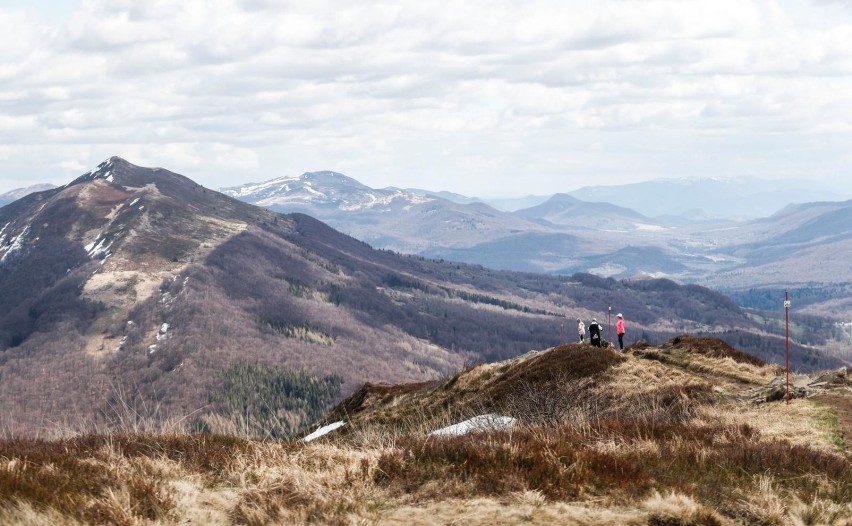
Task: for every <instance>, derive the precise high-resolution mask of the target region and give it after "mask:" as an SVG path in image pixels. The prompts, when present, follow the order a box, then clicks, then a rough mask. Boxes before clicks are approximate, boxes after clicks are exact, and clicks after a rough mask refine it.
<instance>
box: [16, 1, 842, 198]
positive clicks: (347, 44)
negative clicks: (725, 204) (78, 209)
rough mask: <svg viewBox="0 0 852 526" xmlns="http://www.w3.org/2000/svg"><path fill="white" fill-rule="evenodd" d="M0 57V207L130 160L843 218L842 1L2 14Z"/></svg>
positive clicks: (206, 172)
mask: <svg viewBox="0 0 852 526" xmlns="http://www.w3.org/2000/svg"><path fill="white" fill-rule="evenodd" d="M0 50H2V51H0V192H3V191H8V190H11V189H13V188H19V187H23V186H28V185H31V184H36V183H45V182H50V183H53V184H64V183H67V182H69V181H71V180H72V179H74V178H75V177H77V176H78V175H80V174H82V173H85V172H86V171H88V170H90V169H92V168H94V167H95V166H96V165H97V164H98V163H100V162H101V161H103V160H104V159H106V158H108V157H110V156H113V155H118V156H120V157H124V158H125V159H127V160H128V161H130V162H132V163H134V164H137V165H141V166H150V167H163V168H167V169H170V170H172V171H175V172H178V173H181V174H183V175H186V176H188V177H190V178H192V179H194V180H196V181H197V182H199V183H201V184H203V185H205V186H207V187H210V188H221V187H226V186H234V185H239V184H242V183H247V182H260V181H265V180H268V179H272V178H275V177H278V176H282V175H288V176H292V175H298V174H301V173H303V172H306V171H316V170H334V171H338V172H341V173H344V174H346V175H348V176H350V177H354V178H355V179H358V180H359V181H361V182H363V183H364V184H367V185H369V186H372V187H375V188H384V187H387V186H397V187H415V188H425V189H430V190H447V191H453V192H458V193H461V194H465V195H471V196H479V197H513V196H522V195H528V194H538V195H545V194H552V193H555V192H563V191H571V190H574V189H577V188H580V187H582V186H588V185H614V184H626V183H631V182H639V181H644V180H650V179H657V178H681V177H734V178H735V177H742V176H758V177H762V178H766V179H768V180H769V181H771V180H777V179H781V178H795V179H804V180H808V181H813V182H814V184H820V185H826V186H827V191H828V192H829V193H830V195H834V196H837V195H849V196H852V178H850V177H849V174H850V172H852V148H850V144H852V0H765V1H755V0H659V1H658V0H588V1H587V0H572V1H570V2H565V1H564V0H555V1H550V0H529V1H524V2H520V1H516V0H514V1H510V0H467V1H457V0H446V1H443V2H423V1H422V0H420V1H397V2H361V1H358V0H347V1H342V0H341V1H329V0H312V1H311V2H304V1H293V2H290V1H283V0H282V1H279V0H149V1H145V2H140V1H136V0H81V1H59V0H54V1H49V0H41V1H34V0H4V1H3V3H2V5H0ZM767 184H771V182H768V183H767ZM844 193H845V194H844Z"/></svg>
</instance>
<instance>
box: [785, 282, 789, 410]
mask: <svg viewBox="0 0 852 526" xmlns="http://www.w3.org/2000/svg"><path fill="white" fill-rule="evenodd" d="M784 337H785V340H786V341H785V344H786V349H787V352H786V355H787V394H786V396H785V398H786V399H787V404H788V405H789V404H790V294H789V291H788V290H786V289H785V290H784Z"/></svg>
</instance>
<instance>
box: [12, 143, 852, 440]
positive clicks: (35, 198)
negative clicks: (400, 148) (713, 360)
mask: <svg viewBox="0 0 852 526" xmlns="http://www.w3.org/2000/svg"><path fill="white" fill-rule="evenodd" d="M322 178H326V179H327V180H334V181H337V180H341V181H344V182H345V183H346V185H348V187H349V188H350V189H354V190H357V191H358V192H361V193H362V197H363V199H362V200H360V201H356V200H354V199H352V198H350V197H349V196H348V194H341V193H338V194H334V193H331V192H328V191H326V190H325V189H324V188H323V187H321V186H320V185H319V182H320V181H321V180H322ZM307 183H310V184H307ZM276 185H277V188H278V189H279V190H280V189H282V187H289V190H287V191H291V192H293V194H292V196H293V197H292V198H293V199H299V197H298V196H303V197H304V196H308V195H311V196H318V195H319V194H323V195H324V197H323V199H325V200H326V204H325V205H323V206H325V207H326V209H328V210H331V209H335V207H337V208H339V207H340V206H341V203H344V204H345V205H346V206H353V207H355V206H361V207H364V208H365V209H366V210H372V211H373V212H375V214H376V217H378V216H381V212H380V211H381V210H390V212H387V213H388V214H389V215H391V216H392V215H393V214H398V213H404V212H405V210H406V207H411V208H409V210H410V211H411V212H412V213H415V212H416V213H417V214H420V215H423V216H429V215H438V216H441V214H448V213H449V212H446V210H454V209H453V208H452V207H450V208H446V209H443V208H441V207H443V206H444V205H443V202H436V200H430V201H425V202H423V201H422V198H416V199H409V197H408V195H407V194H406V193H405V192H402V191H395V190H392V191H388V192H389V193H387V194H383V193H374V194H370V192H369V191H367V190H364V189H363V188H361V187H359V186H357V185H353V184H352V183H351V182H348V181H346V180H344V179H342V177H341V176H339V175H337V174H332V173H325V174H321V175H316V176H315V177H312V178H306V179H305V181H303V183H302V184H301V185H299V184H296V183H295V182H292V181H290V182H288V181H286V180H280V181H278V182H277V183H276ZM273 186H274V185H273ZM268 188H269V187H267V189H268ZM314 192H316V194H315V193H314ZM396 192H399V193H396ZM344 195H345V197H344ZM269 197H270V198H272V196H271V195H270V196H269ZM417 199H420V202H417ZM303 201H308V202H313V199H310V200H304V199H303ZM438 205H441V207H439V206H438ZM270 206H272V205H270ZM312 206H316V207H318V208H322V206H321V205H312ZM459 206H461V205H459ZM467 207H468V208H464V207H462V208H463V210H462V212H464V213H466V214H468V216H467V217H469V218H470V219H471V220H472V221H473V220H474V219H476V220H479V221H485V219H486V218H488V217H496V218H500V217H502V216H501V215H500V214H501V213H498V212H496V211H493V209H490V208H488V207H486V206H485V205H467ZM430 210H431V212H430ZM445 217H446V216H445ZM453 217H457V216H453ZM443 221H445V220H438V221H436V222H435V223H434V225H435V228H437V227H438V226H439V224H440V223H442V222H443ZM515 221H517V222H519V224H520V223H524V224H527V223H528V224H532V225H536V226H537V227H538V228H543V229H544V230H542V231H541V232H542V233H543V234H547V233H548V232H550V230H548V229H549V228H550V227H546V226H541V225H539V223H536V222H533V221H530V220H527V219H524V218H517V219H515ZM411 224H412V225H413V222H412V223H411ZM444 228H445V229H446V231H447V232H451V231H453V228H454V225H452V224H449V225H445V226H444ZM471 229H472V231H474V232H475V231H477V230H478V229H476V228H473V227H471ZM463 237H464V236H463V235H461V234H460V235H459V236H458V239H462V238H463ZM610 306H611V308H612V309H614V310H613V311H609V310H608V308H610ZM615 310H617V311H624V312H625V313H627V319H628V320H629V327H630V329H629V336H628V338H627V340H628V342H634V341H638V340H644V341H651V342H660V341H664V340H666V339H668V338H671V337H672V336H674V335H676V334H680V333H682V332H693V333H702V332H704V333H715V334H719V335H721V336H722V337H723V338H725V339H726V340H728V341H731V342H732V343H734V344H736V345H738V346H739V347H740V348H741V349H743V350H746V351H749V352H752V353H754V354H755V355H757V356H760V357H762V358H765V359H767V360H769V361H775V362H778V361H779V360H780V359H781V355H780V354H779V352H781V349H783V345H781V344H780V342H781V335H782V334H783V331H782V327H781V326H780V325H779V320H778V319H777V318H773V317H772V316H771V315H762V316H761V317H760V319H757V318H756V317H755V316H754V315H753V314H752V313H749V312H746V311H743V310H741V309H740V308H739V307H737V305H736V304H734V303H733V302H732V301H731V300H730V299H728V298H726V297H725V296H723V295H721V294H718V293H716V292H713V291H711V290H709V289H706V288H704V287H700V286H697V285H678V284H677V283H675V282H673V281H671V280H668V279H636V280H621V281H616V280H614V279H611V278H609V279H608V278H602V277H599V276H594V275H591V274H582V273H580V274H575V275H572V276H558V275H543V274H530V273H519V272H508V271H500V270H493V269H489V268H485V267H482V266H475V265H467V264H463V263H456V262H446V261H440V260H431V259H424V258H422V257H419V256H413V255H402V254H397V253H395V252H392V251H388V250H377V249H373V248H371V247H370V246H369V245H368V244H366V243H364V242H363V241H360V240H357V239H355V238H353V237H350V236H348V235H345V234H343V233H340V232H338V231H336V230H334V229H332V228H331V227H329V226H328V225H326V224H324V223H323V222H321V221H319V220H318V219H316V218H313V217H309V216H307V215H305V214H302V213H290V214H279V213H276V212H273V211H270V210H267V209H265V208H262V207H258V206H254V205H251V204H247V203H244V202H242V201H239V200H237V199H234V198H232V197H229V196H226V195H224V194H222V193H218V192H215V191H212V190H209V189H207V188H204V187H202V186H200V185H198V184H197V183H195V182H193V181H192V180H190V179H188V178H186V177H184V176H181V175H179V174H176V173H173V172H171V171H169V170H166V169H162V168H144V167H139V166H135V165H133V164H131V163H129V162H127V161H125V160H123V159H121V158H117V157H113V158H110V159H108V160H106V161H104V162H103V163H101V164H100V165H99V166H98V167H96V168H95V169H93V170H91V171H90V172H87V173H86V174H83V175H82V176H80V177H79V178H77V179H75V180H74V181H72V182H70V183H69V184H67V185H64V186H62V187H59V188H53V189H50V190H46V191H41V192H36V193H32V194H29V195H27V196H25V197H23V198H21V199H19V200H17V201H15V202H13V203H11V204H9V205H7V206H4V207H2V208H0V379H1V380H2V381H0V415H2V419H3V422H2V427H3V428H4V431H8V432H28V433H34V432H39V430H40V429H42V427H43V426H44V425H46V424H47V423H49V424H51V425H58V424H61V423H63V422H67V421H74V422H77V423H79V422H88V423H90V424H91V425H104V423H105V422H108V421H109V419H110V418H112V419H115V418H122V419H126V418H137V417H139V415H148V416H152V413H154V414H153V416H155V417H156V418H158V419H166V418H172V417H184V418H187V417H189V416H188V415H192V418H193V419H194V420H197V425H198V428H199V429H210V430H216V429H218V428H217V427H216V425H217V422H221V419H222V418H224V416H225V415H231V416H233V415H237V416H238V415H240V414H241V413H240V412H241V411H242V410H243V409H244V408H245V407H248V406H249V405H251V406H252V407H259V408H261V410H260V412H261V413H263V414H264V415H265V418H268V419H275V421H276V422H278V423H279V425H280V426H281V428H282V429H284V430H290V431H292V430H293V429H296V428H298V427H299V426H301V425H303V424H304V422H305V421H308V420H310V415H311V414H313V413H312V410H311V409H310V407H315V406H316V404H320V405H321V401H322V400H326V399H329V397H331V398H332V399H333V398H335V397H336V396H339V395H336V394H335V389H339V390H340V391H339V393H340V394H347V393H350V392H352V391H353V390H354V389H355V388H357V387H358V386H359V385H361V384H362V383H364V382H367V381H372V382H376V381H416V380H424V379H430V378H438V377H441V376H444V375H446V374H448V373H450V372H453V371H456V370H459V368H461V367H462V366H463V365H464V364H465V363H471V362H478V361H494V360H500V359H506V358H510V357H513V356H518V355H520V354H523V353H526V352H528V351H529V350H531V349H545V348H548V347H552V346H554V345H556V344H558V343H559V342H560V341H562V340H567V339H573V338H574V336H573V334H574V332H573V330H572V329H573V328H574V327H575V325H574V323H575V322H572V320H573V319H575V318H582V319H584V320H586V321H587V322H588V321H589V320H590V319H591V318H593V317H598V318H600V319H601V320H606V319H607V317H608V315H611V312H615ZM822 321H823V320H821V319H808V318H802V320H801V321H800V323H801V324H802V325H801V326H802V327H810V326H811V325H813V324H818V323H822ZM610 331H611V329H610ZM605 336H607V338H608V339H609V334H608V333H605ZM830 336H831V334H829V333H826V332H819V331H813V332H812V331H803V332H802V333H799V334H796V342H794V349H796V357H795V359H794V360H795V361H794V365H795V366H796V367H801V368H816V367H833V366H838V365H840V364H842V363H844V362H843V361H842V360H839V359H838V358H835V357H832V356H830V355H827V354H825V353H824V352H822V351H820V350H819V347H820V346H821V345H824V344H825V342H826V339H827V338H829V337H830ZM257 382H261V383H263V382H266V384H264V385H267V384H268V385H272V384H274V385H277V386H278V387H277V388H276V389H274V390H272V391H262V392H268V393H272V394H270V395H269V396H276V397H278V396H283V395H281V393H295V394H293V396H292V397H290V398H287V400H285V402H282V405H280V406H278V405H276V406H275V408H274V410H273V409H271V407H272V402H271V399H258V398H257V397H258V396H261V395H259V394H257V393H258V392H261V391H257V389H255V386H256V385H257ZM270 382H272V384H270ZM317 390H320V391H322V393H324V394H322V395H320V394H317V392H318V391H317ZM299 393H302V394H299ZM288 396H289V395H288ZM276 399H277V398H276ZM309 399H310V400H314V401H313V402H311V404H313V405H310V406H306V405H305V404H307V403H308V402H307V401H306V400H309ZM10 415H15V416H14V418H11V417H10ZM230 421H233V419H232V420H230Z"/></svg>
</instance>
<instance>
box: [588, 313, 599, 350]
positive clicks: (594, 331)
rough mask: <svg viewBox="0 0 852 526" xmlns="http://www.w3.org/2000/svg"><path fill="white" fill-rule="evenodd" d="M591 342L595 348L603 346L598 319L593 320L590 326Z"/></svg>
mask: <svg viewBox="0 0 852 526" xmlns="http://www.w3.org/2000/svg"><path fill="white" fill-rule="evenodd" d="M589 340H591V342H592V345H594V346H595V347H600V346H601V326H600V325H599V324H598V320H597V319H596V318H592V323H590V324H589Z"/></svg>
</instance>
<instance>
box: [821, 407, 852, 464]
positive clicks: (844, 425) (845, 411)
mask: <svg viewBox="0 0 852 526" xmlns="http://www.w3.org/2000/svg"><path fill="white" fill-rule="evenodd" d="M815 400H818V401H820V402H822V403H824V404H826V405H828V406H831V408H832V409H834V410H835V411H836V412H837V423H838V426H839V427H840V432H841V433H842V434H843V440H844V441H845V442H846V451H847V453H850V452H852V396H850V395H846V394H835V393H827V394H824V395H820V396H818V397H816V398H815Z"/></svg>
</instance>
